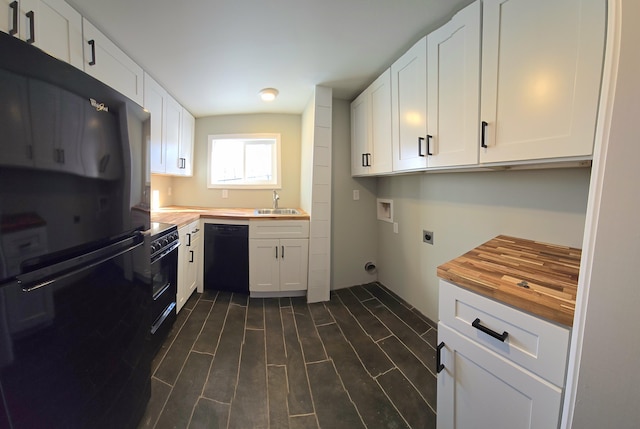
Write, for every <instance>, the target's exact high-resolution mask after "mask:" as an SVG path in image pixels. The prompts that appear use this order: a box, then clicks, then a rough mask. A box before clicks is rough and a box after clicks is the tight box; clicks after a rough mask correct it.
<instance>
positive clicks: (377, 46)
mask: <svg viewBox="0 0 640 429" xmlns="http://www.w3.org/2000/svg"><path fill="white" fill-rule="evenodd" d="M471 1H472V0H181V1H175V0H109V1H105V0H67V2H68V3H69V4H71V5H72V6H73V7H74V8H76V9H77V10H78V11H79V12H80V13H81V14H82V15H83V16H85V17H86V18H87V19H89V21H91V22H92V23H93V24H94V25H95V26H96V27H98V28H99V29H100V30H101V31H102V32H104V33H105V34H106V35H107V36H108V37H109V38H110V39H111V40H112V41H113V42H114V43H116V44H117V45H118V46H119V47H120V48H121V49H122V50H124V51H125V52H126V53H127V54H128V55H129V56H130V57H131V58H133V59H134V60H135V61H136V62H137V63H138V64H139V65H140V66H142V68H144V69H145V70H146V71H147V72H148V73H149V74H150V75H151V76H153V78H154V79H156V80H157V81H158V82H159V83H160V84H161V85H162V86H163V87H165V89H166V90H167V91H168V92H169V93H170V94H171V95H172V96H173V97H174V98H176V100H178V102H180V103H181V104H182V105H183V106H184V107H185V108H187V109H188V110H189V111H190V112H191V113H192V114H193V115H194V116H196V117H203V116H210V115H223V114H238V113H257V112H275V113H296V114H299V113H301V112H302V111H303V110H304V107H305V106H306V104H307V102H308V101H309V99H310V97H311V94H312V91H313V88H314V86H315V85H325V86H329V87H331V88H333V95H334V97H336V98H342V99H347V100H352V99H353V98H354V97H355V96H356V95H357V94H358V93H360V92H361V91H362V90H363V89H364V88H365V87H366V86H367V85H368V84H369V83H371V82H372V81H373V80H374V79H375V78H376V77H377V76H378V75H379V74H380V73H382V72H383V71H384V70H385V69H386V68H387V67H388V66H389V65H391V63H392V62H393V61H394V60H395V59H396V58H398V57H399V56H400V55H401V54H402V53H403V52H404V51H405V50H406V49H407V48H409V47H410V46H411V45H412V44H413V43H415V42H416V41H417V40H418V39H419V38H420V37H421V36H423V35H425V34H427V33H428V32H429V31H432V30H434V29H435V28H437V27H438V26H440V25H441V24H443V23H444V22H446V21H447V20H448V19H449V18H450V17H451V16H452V15H453V14H454V13H455V12H456V11H458V10H460V9H461V8H462V7H463V6H464V5H466V4H469V3H471ZM265 87H274V88H277V89H278V90H279V91H280V95H279V96H278V98H277V99H276V100H275V101H274V102H272V103H268V104H267V103H264V102H262V101H261V100H260V99H259V96H258V91H260V89H262V88H265Z"/></svg>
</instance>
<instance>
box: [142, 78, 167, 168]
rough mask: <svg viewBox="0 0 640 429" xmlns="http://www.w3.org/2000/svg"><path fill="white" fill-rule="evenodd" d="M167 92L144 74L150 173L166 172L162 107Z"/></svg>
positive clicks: (165, 100)
mask: <svg viewBox="0 0 640 429" xmlns="http://www.w3.org/2000/svg"><path fill="white" fill-rule="evenodd" d="M167 96H168V94H167V92H166V91H165V90H164V88H163V87H161V86H160V85H159V84H158V83H157V82H156V81H155V80H153V79H152V78H151V76H149V75H148V74H147V73H144V108H145V109H147V110H148V111H149V114H150V115H151V121H150V136H149V153H150V160H151V164H150V168H151V172H152V173H158V172H160V173H164V172H165V171H166V159H165V158H166V150H165V142H164V139H163V135H164V130H163V123H164V121H163V116H164V105H165V103H166V102H167Z"/></svg>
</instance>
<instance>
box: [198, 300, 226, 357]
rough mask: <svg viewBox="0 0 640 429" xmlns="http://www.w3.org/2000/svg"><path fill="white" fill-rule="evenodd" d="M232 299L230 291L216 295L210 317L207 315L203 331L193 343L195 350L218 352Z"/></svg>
mask: <svg viewBox="0 0 640 429" xmlns="http://www.w3.org/2000/svg"><path fill="white" fill-rule="evenodd" d="M230 300H231V294H230V293H229V292H220V293H219V294H218V295H217V296H216V299H215V302H214V304H213V308H212V309H211V312H210V313H209V317H207V320H206V321H205V323H204V326H203V327H202V331H201V332H200V335H198V339H197V340H196V342H195V344H194V345H193V350H195V351H199V352H202V353H211V354H214V353H215V352H216V347H218V341H219V339H220V334H221V333H222V326H223V325H224V320H225V319H226V317H227V311H228V309H229V301H230Z"/></svg>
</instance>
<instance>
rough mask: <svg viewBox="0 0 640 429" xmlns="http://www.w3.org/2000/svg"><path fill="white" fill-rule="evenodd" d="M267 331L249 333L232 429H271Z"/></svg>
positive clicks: (235, 398) (241, 364)
mask: <svg viewBox="0 0 640 429" xmlns="http://www.w3.org/2000/svg"><path fill="white" fill-rule="evenodd" d="M264 343H265V341H264V331H262V330H250V329H247V330H246V331H245V338H244V346H243V347H242V355H241V357H240V371H239V374H238V385H237V387H236V393H235V396H234V397H233V400H232V401H231V414H230V416H229V429H233V428H238V429H243V428H253V429H260V428H265V429H266V428H268V427H269V412H268V409H267V372H266V371H267V363H266V357H265V347H264Z"/></svg>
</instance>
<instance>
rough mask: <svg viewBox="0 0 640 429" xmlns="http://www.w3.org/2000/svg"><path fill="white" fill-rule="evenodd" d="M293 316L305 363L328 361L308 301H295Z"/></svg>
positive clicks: (293, 302)
mask: <svg viewBox="0 0 640 429" xmlns="http://www.w3.org/2000/svg"><path fill="white" fill-rule="evenodd" d="M292 304H293V314H294V316H295V320H296V326H297V328H298V338H300V342H301V344H302V351H303V353H304V360H305V362H317V361H321V360H325V359H327V355H326V353H325V352H324V347H322V341H320V336H319V335H318V331H316V326H315V325H314V323H313V321H312V320H311V313H310V312H309V307H308V306H307V303H306V301H302V302H301V301H299V300H298V301H293V300H292Z"/></svg>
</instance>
